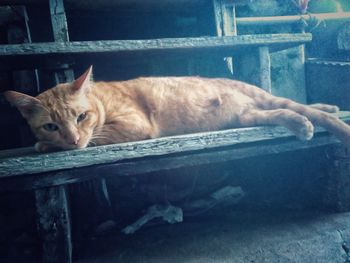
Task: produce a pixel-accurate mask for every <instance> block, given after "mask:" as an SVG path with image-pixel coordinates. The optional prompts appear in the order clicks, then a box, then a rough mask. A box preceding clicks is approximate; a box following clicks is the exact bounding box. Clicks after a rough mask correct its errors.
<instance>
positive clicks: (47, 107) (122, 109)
mask: <svg viewBox="0 0 350 263" xmlns="http://www.w3.org/2000/svg"><path fill="white" fill-rule="evenodd" d="M91 72H92V67H90V68H89V69H88V70H87V71H86V72H85V73H84V74H83V75H82V76H80V77H79V78H78V79H76V80H75V81H74V82H72V83H64V84H59V85H57V86H56V87H54V88H52V89H49V90H47V91H45V92H43V93H41V94H40V95H38V96H37V97H35V98H34V97H31V96H28V95H25V94H22V93H18V92H15V91H7V92H5V96H6V98H7V100H8V101H10V102H11V103H12V104H13V105H15V106H16V107H17V108H18V109H19V111H20V112H21V113H22V115H23V116H24V117H25V118H26V119H27V121H28V123H29V125H30V127H31V129H32V130H33V132H34V134H35V135H36V137H37V138H38V143H37V144H36V149H37V150H38V151H40V152H47V151H52V150H56V149H76V148H84V147H87V146H89V145H102V144H111V143H119V142H127V141H136V140H144V139H149V138H156V137H161V136H167V135H175V134H184V133H191V132H200V131H212V130H219V129H225V128H235V127H247V126H256V125H282V126H284V127H286V128H288V129H289V130H291V131H292V132H293V133H294V134H295V135H296V136H297V137H298V138H300V139H302V140H309V139H311V138H312V136H313V129H314V128H313V124H312V123H311V122H313V123H314V124H316V125H320V126H323V127H324V128H325V129H327V130H328V131H330V132H332V133H333V134H334V135H335V136H337V137H338V138H339V139H340V140H341V141H343V142H344V143H345V144H346V145H350V128H349V127H348V125H347V124H345V123H344V122H342V121H340V120H339V119H338V118H336V117H334V116H332V115H331V114H329V113H327V112H335V111H337V110H338V108H337V107H336V106H330V105H325V104H315V105H311V106H305V105H302V104H299V103H296V102H293V101H291V100H288V99H285V98H279V97H275V96H273V95H270V94H269V93H267V92H265V91H263V90H261V89H259V88H257V87H255V86H253V85H249V84H246V83H243V82H239V81H234V80H229V79H207V78H199V77H159V78H157V77H153V78H152V77H150V78H137V79H133V80H128V81H118V82H93V81H92V80H91Z"/></svg>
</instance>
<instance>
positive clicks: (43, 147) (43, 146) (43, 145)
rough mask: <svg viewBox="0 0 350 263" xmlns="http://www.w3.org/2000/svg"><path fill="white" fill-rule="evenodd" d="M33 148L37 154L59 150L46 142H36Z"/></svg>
mask: <svg viewBox="0 0 350 263" xmlns="http://www.w3.org/2000/svg"><path fill="white" fill-rule="evenodd" d="M34 148H35V150H36V151H37V152H40V153H48V152H54V151H57V150H59V148H57V147H56V146H54V145H53V144H51V143H47V142H37V143H36V144H35V145H34Z"/></svg>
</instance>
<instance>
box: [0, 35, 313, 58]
mask: <svg viewBox="0 0 350 263" xmlns="http://www.w3.org/2000/svg"><path fill="white" fill-rule="evenodd" d="M311 39H312V35H311V34H308V33H306V34H261V35H241V36H232V37H228V36H227V37H195V38H163V39H149V40H104V41H81V42H60V43H58V42H57V43H56V42H52V43H35V44H34V43H32V44H18V45H0V56H4V57H7V56H25V55H54V54H86V53H108V52H121V53H122V52H151V53H152V52H153V53H154V52H159V51H168V52H170V51H186V50H190V51H193V50H196V49H197V50H212V49H219V50H221V52H227V53H232V52H233V51H237V50H240V49H242V48H249V47H257V46H261V45H265V46H271V48H277V49H281V48H283V49H286V48H288V47H292V46H296V45H300V44H303V43H305V42H309V41H311Z"/></svg>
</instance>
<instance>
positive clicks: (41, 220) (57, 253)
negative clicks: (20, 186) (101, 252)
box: [35, 186, 72, 263]
mask: <svg viewBox="0 0 350 263" xmlns="http://www.w3.org/2000/svg"><path fill="white" fill-rule="evenodd" d="M35 197H36V208H37V215H38V228H39V233H40V236H41V237H42V239H43V240H42V241H43V262H45V263H69V262H72V242H71V223H70V219H69V207H68V202H67V201H68V200H67V193H66V189H65V186H58V187H50V188H44V189H39V190H36V191H35Z"/></svg>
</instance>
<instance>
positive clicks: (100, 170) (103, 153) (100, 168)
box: [0, 112, 350, 262]
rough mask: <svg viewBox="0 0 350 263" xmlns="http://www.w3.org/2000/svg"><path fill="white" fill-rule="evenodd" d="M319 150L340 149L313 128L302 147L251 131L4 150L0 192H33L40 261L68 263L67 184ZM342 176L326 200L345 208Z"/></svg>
mask: <svg viewBox="0 0 350 263" xmlns="http://www.w3.org/2000/svg"><path fill="white" fill-rule="evenodd" d="M339 116H340V118H341V119H343V120H344V121H346V122H350V113H349V112H341V113H340V114H339ZM321 146H322V147H333V148H334V149H342V148H341V147H340V145H339V143H338V142H337V140H336V139H335V138H334V137H333V136H330V135H329V134H328V133H327V132H325V131H324V130H323V129H322V128H317V129H316V132H315V137H314V138H313V139H312V140H310V141H305V142H303V141H299V140H297V139H296V138H295V136H293V135H292V134H291V133H290V132H289V131H287V130H286V129H285V128H282V127H253V128H244V129H231V130H224V131H215V132H207V133H198V134H188V135H181V136H174V137H165V138H159V139H152V140H147V141H139V142H132V143H122V144H115V145H106V146H98V147H91V148H86V149H81V150H73V151H61V152H55V153H49V154H39V153H35V152H34V149H33V148H19V149H13V150H4V151H1V152H0V192H5V193H6V192H18V191H24V190H32V191H35V196H36V208H37V223H38V226H39V233H40V235H41V238H42V241H43V253H44V255H43V261H44V262H71V260H72V242H71V223H70V222H71V219H70V213H69V201H68V200H69V199H68V198H67V197H68V196H67V188H66V187H67V185H68V184H74V183H78V182H82V181H85V180H92V179H96V178H102V177H113V176H131V175H135V174H143V173H147V172H153V171H162V170H169V169H175V168H180V167H188V166H197V165H201V164H207V163H220V162H228V161H231V160H236V159H244V158H248V157H253V156H264V155H267V154H278V153H282V152H288V151H295V150H298V149H306V148H313V147H321ZM344 156H345V155H344ZM344 160H345V161H346V162H348V161H347V160H346V159H344ZM338 162H339V161H338ZM346 171H348V169H346ZM343 177H344V175H340V176H339V177H337V176H335V178H334V180H339V182H337V183H335V184H334V187H335V188H336V191H335V192H334V189H333V190H332V191H333V192H332V195H336V196H335V197H333V198H334V206H338V208H340V209H348V208H349V203H350V195H349V194H345V195H344V192H346V191H344V188H345V187H346V185H342V182H341V180H343V179H341V178H343ZM339 178H340V179H339ZM347 178H348V175H347Z"/></svg>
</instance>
